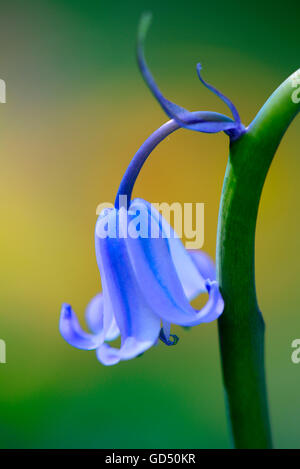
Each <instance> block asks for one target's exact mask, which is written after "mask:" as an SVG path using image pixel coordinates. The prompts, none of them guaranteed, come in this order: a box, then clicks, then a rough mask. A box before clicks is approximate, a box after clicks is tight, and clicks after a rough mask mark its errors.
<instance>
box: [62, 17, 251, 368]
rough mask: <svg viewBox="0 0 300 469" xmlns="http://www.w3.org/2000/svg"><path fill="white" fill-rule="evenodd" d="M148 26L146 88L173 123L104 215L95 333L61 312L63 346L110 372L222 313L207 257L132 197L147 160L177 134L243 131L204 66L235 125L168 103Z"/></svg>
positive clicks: (143, 152)
mask: <svg viewBox="0 0 300 469" xmlns="http://www.w3.org/2000/svg"><path fill="white" fill-rule="evenodd" d="M148 25H149V17H148V16H144V17H143V19H142V21H141V25H140V30H139V40H138V62H139V65H140V69H141V72H142V74H143V76H144V78H145V80H146V83H147V84H148V86H149V87H150V89H151V91H152V92H153V94H154V96H155V97H156V98H157V99H158V101H159V103H160V104H161V106H162V108H163V109H164V111H165V112H166V114H167V115H168V116H169V117H170V118H171V120H170V121H168V122H166V123H165V124H163V125H162V126H161V127H160V128H159V129H157V130H156V131H155V132H154V133H153V134H152V135H151V136H150V137H149V138H148V139H147V140H146V141H145V142H144V143H143V144H142V146H141V147H140V148H139V150H138V151H137V153H136V154H135V156H134V157H133V159H132V161H131V162H130V164H129V166H128V168H127V170H126V172H125V174H124V176H123V179H122V181H121V183H120V186H119V189H118V192H117V197H116V201H115V207H114V208H111V209H105V210H104V211H102V212H101V214H100V215H99V218H98V220H97V223H96V230H95V244H96V258H97V263H98V267H99V270H100V275H101V280H102V293H99V294H98V295H97V296H96V297H95V298H93V299H92V301H91V302H90V303H89V305H88V307H87V310H86V322H87V325H88V328H89V329H90V332H86V331H85V330H84V329H82V327H81V326H80V324H79V321H78V319H77V317H76V315H75V313H74V312H73V310H72V307H71V306H70V305H69V304H66V303H65V304H63V306H62V310H61V317H60V332H61V334H62V336H63V337H64V339H65V340H66V341H67V342H68V343H69V344H71V345H73V346H74V347H77V348H79V349H83V350H96V354H97V357H98V359H99V360H100V362H102V363H103V364H104V365H114V364H116V363H118V362H119V361H122V360H129V359H131V358H134V357H137V356H139V355H140V354H142V353H144V352H145V351H146V350H147V349H149V348H150V347H152V346H153V345H155V344H157V343H158V341H159V339H160V340H161V341H162V342H163V343H164V344H166V345H175V344H176V343H177V342H178V337H177V336H175V335H173V334H171V325H172V324H177V325H181V326H188V327H191V326H196V325H198V324H201V323H205V322H210V321H214V320H215V319H217V318H218V317H219V316H220V314H222V312H223V308H224V302H223V299H222V296H221V294H220V291H219V287H218V283H217V281H216V272H215V267H214V264H213V262H212V261H211V260H210V259H209V257H208V256H207V255H206V254H205V253H203V252H200V251H189V250H186V249H185V247H184V246H183V244H182V242H181V240H180V239H179V238H178V237H177V236H176V234H175V232H174V231H173V229H172V228H171V227H170V225H169V224H168V223H167V221H166V220H165V219H164V218H163V217H162V216H161V214H160V213H159V212H158V211H157V210H156V209H155V208H154V206H153V205H151V204H150V203H149V202H146V201H144V200H142V199H135V200H133V201H131V195H132V190H133V187H134V184H135V181H136V179H137V177H138V175H139V172H140V170H141V169H142V167H143V164H144V162H145V161H146V159H147V158H148V156H149V155H150V154H151V152H152V151H153V150H154V148H155V147H156V146H157V145H158V144H159V143H160V142H161V141H162V140H163V139H165V138H166V137H168V136H169V135H170V134H171V133H172V132H174V131H176V130H177V129H180V128H182V127H183V128H187V129H190V130H195V131H199V132H207V133H216V132H220V131H224V132H225V133H226V134H228V135H229V137H230V139H231V140H234V139H237V138H238V137H239V136H241V135H242V134H243V132H244V131H245V128H244V126H243V124H242V123H241V120H240V117H239V114H238V112H237V110H236V108H235V106H234V105H233V104H232V103H231V101H230V100H229V99H228V98H226V97H225V96H224V95H223V94H222V93H220V92H219V91H217V90H216V89H215V88H214V87H212V86H211V85H208V84H207V83H206V82H205V81H204V80H203V78H202V76H201V67H200V65H198V68H197V71H198V76H199V78H200V80H201V81H202V83H203V84H205V86H207V87H208V88H209V89H210V90H211V91H213V92H214V93H216V94H217V95H218V96H219V97H220V98H221V99H222V100H223V101H224V102H225V103H226V104H227V105H228V106H229V108H230V110H231V112H232V115H233V119H231V118H229V117H227V116H224V115H223V114H218V113H214V112H189V111H187V110H186V109H184V108H182V107H180V106H177V105H176V104H174V103H172V102H171V101H169V100H167V99H166V98H164V96H163V95H162V94H161V92H160V90H159V89H158V87H157V85H156V83H155V81H154V79H153V77H152V75H151V73H150V71H149V69H148V67H147V65H146V62H145V59H144V54H143V41H144V38H145V34H146V31H147V28H148ZM124 197H125V202H124ZM120 200H121V201H122V203H120ZM201 293H202V294H203V293H208V301H207V303H206V304H205V306H204V307H203V308H202V309H201V310H200V311H197V310H195V309H194V308H193V307H192V306H191V304H190V301H191V300H193V299H194V298H195V297H197V296H198V295H199V294H201ZM119 336H120V338H121V345H120V347H119V348H117V347H113V346H111V345H110V344H109V342H111V341H113V340H115V339H116V338H118V337H119Z"/></svg>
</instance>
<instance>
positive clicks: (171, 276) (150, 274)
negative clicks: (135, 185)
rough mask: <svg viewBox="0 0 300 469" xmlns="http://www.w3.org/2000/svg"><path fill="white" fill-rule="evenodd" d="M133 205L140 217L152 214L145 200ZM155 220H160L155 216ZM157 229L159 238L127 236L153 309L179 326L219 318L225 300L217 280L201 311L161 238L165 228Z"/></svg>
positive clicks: (137, 272)
mask: <svg viewBox="0 0 300 469" xmlns="http://www.w3.org/2000/svg"><path fill="white" fill-rule="evenodd" d="M132 205H134V206H135V209H136V208H138V209H139V211H140V216H141V217H147V216H149V215H150V216H151V212H150V211H149V206H148V205H147V204H146V203H141V201H139V202H138V201H134V202H133V203H132ZM131 207H132V206H130V208H131ZM147 211H148V213H147ZM152 222H153V223H155V222H156V223H157V221H156V220H155V218H154V217H152ZM144 223H146V221H144ZM157 229H158V231H160V234H161V237H160V238H155V239H154V238H151V237H147V238H142V237H140V238H137V239H133V238H132V237H128V238H127V239H125V243H126V245H127V249H128V252H129V255H130V259H131V262H132V265H133V267H134V270H135V272H136V278H137V280H138V282H139V284H140V285H141V288H144V290H143V292H144V296H145V298H146V299H147V301H148V303H149V304H151V307H152V309H153V310H154V311H155V312H157V314H160V316H161V318H162V319H164V320H166V321H169V322H171V323H175V324H179V325H196V324H200V323H201V322H206V321H208V320H211V319H210V318H214V319H215V318H216V317H218V316H219V315H220V314H221V313H222V310H223V300H222V298H221V295H220V293H219V289H218V286H217V283H216V282H214V283H212V284H211V285H209V284H208V283H206V290H207V292H208V293H209V300H208V302H207V304H206V305H205V306H204V308H203V309H202V310H200V311H196V310H194V309H193V308H192V306H191V305H190V303H189V301H188V299H187V296H186V295H185V293H184V289H183V287H182V284H181V282H180V279H179V276H178V274H177V271H176V269H175V266H174V263H173V260H172V256H171V253H170V249H169V243H168V240H166V239H165V238H163V237H162V236H163V233H162V229H161V226H160V225H158V224H157Z"/></svg>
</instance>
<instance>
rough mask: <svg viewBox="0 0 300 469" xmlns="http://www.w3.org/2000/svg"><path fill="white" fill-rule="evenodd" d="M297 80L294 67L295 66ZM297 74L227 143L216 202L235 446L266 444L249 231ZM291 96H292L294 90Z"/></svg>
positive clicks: (222, 329)
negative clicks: (238, 134) (227, 153)
mask: <svg viewBox="0 0 300 469" xmlns="http://www.w3.org/2000/svg"><path fill="white" fill-rule="evenodd" d="M298 74H299V78H300V70H299V71H298ZM296 77H297V74H294V75H293V76H292V77H290V78H289V79H287V80H286V81H285V82H284V83H283V84H282V85H281V86H280V87H279V88H278V89H277V90H276V91H275V93H274V94H273V95H272V96H271V97H270V99H269V100H268V101H267V103H266V104H265V105H264V107H263V108H262V109H261V111H260V112H259V114H258V115H257V117H256V118H255V120H254V121H253V122H252V124H251V125H250V126H249V128H248V129H247V132H246V133H245V134H244V135H243V136H242V137H241V138H240V139H239V140H237V141H236V142H233V143H232V144H231V147H230V156H229V161H228V166H227V169H226V175H225V180H224V186H223V192H222V199H221V205H220V214H219V225H218V241H217V270H218V280H219V283H220V287H221V292H222V295H223V298H224V301H225V310H224V313H223V315H222V316H221V317H220V319H219V336H220V346H221V357H222V367H223V378H224V385H225V392H226V400H227V405H228V413H229V419H230V424H231V430H232V436H233V441H234V445H235V447H236V448H270V447H271V445H272V443H271V431H270V423H269V416H268V403H267V392H266V382H265V370H264V321H263V318H262V315H261V313H260V310H259V307H258V304H257V299H256V289H255V269H254V254H255V228H256V219H257V212H258V206H259V201H260V197H261V192H262V189H263V185H264V181H265V178H266V175H267V172H268V169H269V167H270V165H271V162H272V160H273V157H274V155H275V152H276V150H277V148H278V145H279V143H280V141H281V139H282V137H283V135H284V133H285V132H286V130H287V128H288V126H289V124H290V123H291V121H292V120H293V118H294V117H295V116H296V114H297V113H298V112H299V111H300V103H297V102H295V101H296V100H295V99H292V95H293V93H294V92H295V88H294V87H293V86H294V85H295V78H296ZM294 96H295V93H294Z"/></svg>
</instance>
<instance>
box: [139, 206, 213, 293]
mask: <svg viewBox="0 0 300 469" xmlns="http://www.w3.org/2000/svg"><path fill="white" fill-rule="evenodd" d="M135 204H142V206H146V207H147V210H148V212H150V213H151V217H152V218H154V222H157V223H158V225H160V227H161V231H162V233H163V235H164V236H165V237H166V240H167V242H168V245H169V249H170V253H171V257H172V260H173V263H174V266H175V269H176V272H177V275H178V277H179V280H180V283H181V285H182V288H183V290H184V293H185V295H186V296H187V298H188V299H189V300H192V299H194V298H195V297H196V296H198V295H200V293H206V286H205V280H207V279H208V278H210V279H211V280H215V276H214V277H213V278H211V268H212V266H213V264H212V262H211V261H210V263H209V261H208V259H207V258H208V256H207V255H205V254H202V253H200V258H202V257H203V262H200V258H199V257H196V255H195V257H193V255H191V253H192V252H193V251H187V250H186V249H185V247H184V245H183V244H182V241H181V240H180V239H179V238H178V236H177V234H176V233H175V231H174V230H173V228H172V227H171V226H170V225H169V223H168V222H167V221H166V220H165V218H164V217H163V216H162V215H161V214H160V213H159V212H158V210H156V208H155V207H154V205H152V204H150V203H149V202H147V201H145V200H142V199H135V200H134V201H133V202H132V204H131V206H130V207H131V208H132V209H134V207H135ZM200 264H201V266H202V268H199V267H200ZM206 265H209V275H207V269H208V267H207V268H205V266H206ZM203 274H204V275H203Z"/></svg>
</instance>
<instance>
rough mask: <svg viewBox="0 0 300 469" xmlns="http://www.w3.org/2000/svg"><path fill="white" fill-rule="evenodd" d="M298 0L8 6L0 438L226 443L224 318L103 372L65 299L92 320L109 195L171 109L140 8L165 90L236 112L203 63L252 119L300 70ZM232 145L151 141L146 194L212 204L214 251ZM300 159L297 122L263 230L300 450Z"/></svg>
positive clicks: (209, 240) (260, 253)
mask: <svg viewBox="0 0 300 469" xmlns="http://www.w3.org/2000/svg"><path fill="white" fill-rule="evenodd" d="M283 8H284V10H283ZM299 8H300V7H299V3H296V2H292V1H290V0H287V1H286V2H285V5H284V6H282V5H281V4H279V2H278V4H277V3H276V2H275V3H274V2H272V3H271V2H268V1H267V2H264V4H262V3H261V2H257V1H256V2H251V4H245V5H243V6H242V5H241V4H240V3H239V2H237V1H235V0H230V1H229V2H226V4H225V2H221V1H219V0H217V1H216V2H214V5H211V4H208V3H204V2H193V1H192V2H189V4H188V6H185V5H182V4H179V3H178V4H177V3H173V2H170V1H169V0H167V1H165V2H158V1H153V0H151V1H150V2H145V1H144V0H142V1H139V2H137V1H131V2H120V1H116V2H113V5H109V4H107V2H102V1H94V0H88V1H86V2H84V1H82V0H81V1H80V0H76V1H72V2H71V1H67V0H63V1H57V0H55V1H51V2H50V1H46V0H42V1H39V2H38V1H34V0H29V1H28V2H26V4H25V3H24V2H21V1H12V2H9V3H6V4H5V5H2V6H1V11H2V14H1V20H0V23H1V27H0V45H1V54H0V77H1V78H2V79H4V80H5V81H6V84H7V104H5V105H4V104H1V105H0V106H1V116H2V117H1V132H0V133H1V155H2V156H1V160H2V165H1V173H0V178H1V182H0V188H1V189H0V191H1V202H0V203H1V216H2V218H1V221H2V223H1V231H0V238H1V240H0V250H1V251H0V256H1V269H0V272H1V273H0V275H1V281H0V295H1V296H0V298H1V315H0V338H1V339H4V340H5V341H6V345H7V364H5V365H4V364H0V382H1V385H0V446H1V447H2V448H15V447H19V448H23V447H25V448H51V447H52V448H70V447H80V448H89V447H91V448H93V447H96V448H137V447H142V448H151V447H152V448H153V447H154V448H162V447H166V448H223V447H225V448H226V447H228V446H229V444H230V442H229V436H228V431H227V424H226V416H225V409H224V401H223V388H222V380H221V370H220V362H219V350H218V337H217V328H216V324H215V323H213V324H209V325H203V326H201V327H197V328H193V329H192V330H190V331H183V330H181V329H180V328H178V329H177V330H176V333H177V334H178V335H179V336H180V342H179V344H178V345H177V346H176V347H174V348H172V347H170V348H167V347H163V346H162V345H161V346H160V347H157V348H155V349H153V350H150V351H149V352H147V353H146V354H145V355H144V356H143V357H142V358H140V359H136V360H132V361H130V362H123V363H121V364H119V365H117V366H116V367H108V368H106V367H103V366H102V365H101V364H100V363H98V362H97V360H96V356H95V353H94V352H83V351H79V350H76V349H73V348H72V347H70V346H68V345H67V344H66V343H65V342H64V341H63V339H62V338H61V336H60V335H59V332H58V319H59V312H60V306H61V303H62V302H63V301H65V302H69V303H71V304H72V306H73V307H74V309H75V311H76V312H77V313H78V315H79V317H80V318H81V319H83V317H84V316H83V315H84V308H85V306H86V304H87V302H88V301H89V300H90V298H91V297H92V296H93V295H95V294H96V293H97V292H98V291H99V290H100V277H99V272H98V269H97V266H96V259H95V253H94V237H93V236H94V226H95V221H96V207H97V205H98V204H99V203H101V202H106V201H113V200H114V197H115V194H116V190H117V188H118V184H119V182H120V179H121V177H122V175H123V173H124V171H125V169H126V167H127V165H128V163H129V162H130V159H131V157H132V156H133V154H134V153H135V151H136V150H137V149H138V147H139V146H140V145H141V144H142V143H143V141H144V140H145V138H147V137H148V135H150V133H151V132H152V131H154V130H155V129H156V128H157V127H158V126H159V125H161V124H162V123H163V122H164V121H166V120H167V119H166V117H165V116H164V114H163V112H162V110H161V109H160V107H159V106H158V104H157V103H156V102H155V100H154V98H153V97H152V96H151V94H150V93H149V91H148V90H147V88H146V87H145V85H144V83H143V81H142V79H141V76H140V74H139V72H138V69H137V65H136V63H135V49H134V48H135V35H136V27H137V23H138V18H139V16H140V14H141V13H142V12H143V11H144V10H145V9H150V10H152V11H153V14H154V24H153V27H152V29H151V31H150V33H149V36H148V39H147V47H146V55H147V57H148V62H149V64H150V66H151V69H152V70H153V73H154V75H155V77H156V78H157V81H158V82H159V84H160V86H161V89H162V90H163V92H164V94H165V95H166V96H167V97H168V98H170V99H171V100H173V101H175V102H176V103H178V104H180V105H182V106H184V107H186V108H188V109H190V110H211V111H213V110H214V111H219V112H223V113H226V114H228V111H227V109H226V108H225V107H224V105H223V104H222V103H221V102H220V101H219V100H218V99H217V98H216V97H215V96H214V95H212V94H211V93H209V92H208V91H207V90H206V89H205V88H204V87H203V86H202V85H201V84H200V83H199V81H198V80H197V77H196V71H195V65H196V63H197V62H198V61H202V63H203V66H204V72H203V73H204V76H205V78H206V79H207V80H208V81H209V82H211V83H213V84H214V85H215V86H217V87H218V88H219V89H221V90H222V91H223V92H224V93H225V94H227V95H228V96H229V97H230V98H231V99H232V100H233V102H234V103H235V104H236V106H237V107H238V109H239V112H240V114H241V116H242V120H243V122H244V124H245V125H248V124H249V123H250V121H251V120H252V118H253V117H254V116H255V114H256V113H257V111H258V110H259V109H260V107H261V106H262V105H263V104H264V102H265V100H266V99H267V98H268V96H269V95H270V94H271V93H272V92H273V91H274V89H275V88H276V87H277V86H278V85H279V84H280V83H281V82H282V81H283V80H284V79H285V78H286V77H287V76H288V75H290V74H291V73H292V72H294V71H295V70H296V69H297V68H299V53H298V42H299V41H298V30H299V28H298V19H297V18H298V17H299ZM216 12H217V13H216ZM292 12H293V13H292ZM227 156H228V139H227V137H226V136H225V135H224V134H220V135H204V134H198V133H193V132H190V131H187V130H180V131H178V132H176V133H175V134H174V135H172V136H171V137H170V138H168V140H167V141H165V142H164V143H162V144H161V145H160V146H159V148H158V149H156V150H155V152H154V153H153V155H152V156H151V157H150V158H149V160H148V162H147V163H146V165H145V167H144V168H143V170H142V172H141V175H140V177H139V179H138V182H137V184H136V186H135V191H134V195H135V196H139V197H142V198H145V199H146V200H149V201H151V202H162V201H166V202H174V201H179V202H194V203H195V202H204V203H205V244H204V250H205V251H206V252H208V253H209V254H210V255H211V256H212V257H214V256H215V243H216V226H217V215H218V204H219V199H220V194H221V188H222V181H223V176H224V171H225V167H226V160H227ZM299 156H300V155H299V120H296V121H295V122H294V123H293V125H292V126H291V128H290V130H289V131H288V134H287V135H286V137H285V139H284V141H283V142H282V144H281V147H280V149H279V151H278V154H277V156H276V158H275V160H274V163H273V164H272V167H271V170H270V173H269V175H268V179H267V182H266V185H265V188H264V192H263V198H262V202H261V207H260V213H259V220H258V228H257V242H256V271H257V289H258V298H259V303H260V307H261V310H262V312H263V315H264V318H265V321H266V325H267V337H266V341H267V343H266V353H267V357H266V361H267V378H268V389H269V396H270V407H271V418H272V424H273V432H274V439H275V445H276V446H277V447H285V448H287V447H300V438H299V431H300V430H299V428H298V414H299V412H300V394H299V387H300V364H299V365H295V364H293V363H292V362H291V353H292V349H291V342H292V340H293V339H295V338H300V314H299V305H300V289H299V287H298V282H299V265H298V263H299V260H300V249H299V248H300V240H299V239H300V238H299V227H300V224H299V217H298V213H299V207H300V196H299V190H298V189H299V183H298V180H299V174H300V159H299Z"/></svg>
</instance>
